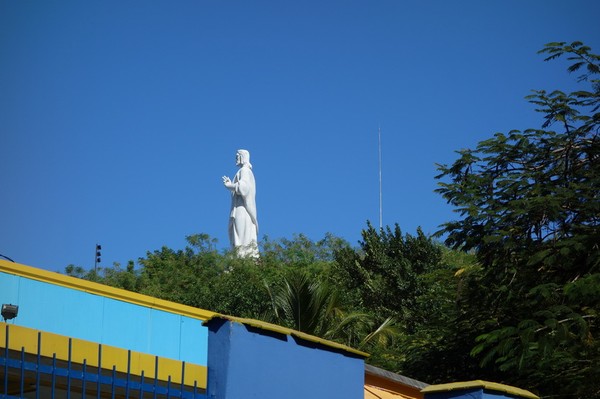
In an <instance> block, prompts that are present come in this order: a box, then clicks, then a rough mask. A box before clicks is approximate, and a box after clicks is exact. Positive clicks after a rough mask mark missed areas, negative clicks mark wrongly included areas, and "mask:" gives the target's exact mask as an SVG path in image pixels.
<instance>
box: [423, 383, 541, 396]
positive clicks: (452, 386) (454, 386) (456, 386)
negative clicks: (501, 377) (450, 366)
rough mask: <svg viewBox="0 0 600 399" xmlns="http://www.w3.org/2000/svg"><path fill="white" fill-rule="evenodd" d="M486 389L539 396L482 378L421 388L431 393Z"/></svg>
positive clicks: (517, 394) (424, 391)
mask: <svg viewBox="0 0 600 399" xmlns="http://www.w3.org/2000/svg"><path fill="white" fill-rule="evenodd" d="M475 388H481V389H487V390H490V391H497V392H504V393H508V394H510V395H514V396H518V397H522V398H527V399H539V396H537V395H534V394H533V393H531V392H529V391H526V390H525V389H521V388H517V387H513V386H510V385H504V384H500V383H497V382H489V381H483V380H473V381H465V382H451V383H449V384H438V385H429V386H428V387H425V388H423V389H422V390H421V392H422V393H433V392H448V391H456V390H462V389H475Z"/></svg>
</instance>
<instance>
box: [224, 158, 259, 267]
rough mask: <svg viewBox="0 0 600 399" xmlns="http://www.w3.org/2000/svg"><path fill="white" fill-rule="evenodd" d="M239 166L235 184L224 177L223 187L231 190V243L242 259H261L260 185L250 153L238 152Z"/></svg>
mask: <svg viewBox="0 0 600 399" xmlns="http://www.w3.org/2000/svg"><path fill="white" fill-rule="evenodd" d="M235 163H236V165H237V166H239V168H240V169H239V170H238V172H237V173H236V174H235V176H234V178H233V181H231V179H229V177H227V176H223V184H224V185H225V187H227V189H229V191H231V213H230V214H229V242H230V243H231V248H232V249H236V250H237V253H238V255H239V256H241V257H254V258H257V257H258V222H257V219H256V200H255V197H256V184H255V182H254V174H253V173H252V165H251V164H250V153H249V152H248V151H246V150H238V152H237V154H236V157H235Z"/></svg>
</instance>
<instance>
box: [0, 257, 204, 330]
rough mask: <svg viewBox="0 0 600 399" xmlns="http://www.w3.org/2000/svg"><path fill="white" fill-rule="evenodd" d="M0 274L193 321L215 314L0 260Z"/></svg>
mask: <svg viewBox="0 0 600 399" xmlns="http://www.w3.org/2000/svg"><path fill="white" fill-rule="evenodd" d="M0 272H4V273H8V274H13V275H16V276H21V277H26V278H30V279H32V280H37V281H42V282H45V283H49V284H54V285H59V286H61V287H67V288H71V289H75V290H78V291H83V292H88V293H91V294H94V295H100V296H103V297H107V298H112V299H116V300H119V301H124V302H129V303H133V304H136V305H140V306H145V307H149V308H153V309H158V310H163V311H165V312H169V313H175V314H179V315H182V316H188V317H191V318H194V319H200V320H208V319H210V318H211V317H212V316H213V315H214V314H215V313H214V312H211V311H209V310H204V309H198V308H194V307H191V306H187V305H181V304H179V303H175V302H170V301H165V300H164V299H158V298H154V297H151V296H148V295H143V294H138V293H136V292H131V291H127V290H123V289H120V288H114V287H109V286H107V285H103V284H98V283H94V282H92V281H87V280H82V279H80V278H75V277H71V276H65V275H63V274H60V273H55V272H50V271H47V270H42V269H38V268H35V267H31V266H25V265H21V264H19V263H12V262H8V261H5V260H1V259H0Z"/></svg>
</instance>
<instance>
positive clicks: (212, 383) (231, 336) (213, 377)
mask: <svg viewBox="0 0 600 399" xmlns="http://www.w3.org/2000/svg"><path fill="white" fill-rule="evenodd" d="M208 327H209V336H208V343H209V345H208V347H209V352H208V390H207V394H208V397H209V398H210V399H251V398H256V399H258V398H260V399H282V398H285V399H306V398H311V399H320V398H322V399H337V398H339V399H342V398H343V399H362V398H364V388H363V387H364V372H365V369H364V367H365V366H364V359H362V358H360V357H357V356H354V355H351V354H343V353H339V352H336V351H334V350H332V349H331V348H328V347H324V346H321V345H318V344H314V343H308V342H303V341H298V340H296V339H295V338H293V337H291V336H287V335H283V334H276V333H271V332H265V331H263V330H258V329H255V328H252V327H247V326H245V325H243V324H240V323H237V322H231V321H226V320H223V319H212V320H211V321H210V322H208Z"/></svg>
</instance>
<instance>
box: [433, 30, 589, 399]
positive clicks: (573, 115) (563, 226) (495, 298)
mask: <svg viewBox="0 0 600 399" xmlns="http://www.w3.org/2000/svg"><path fill="white" fill-rule="evenodd" d="M541 53H544V54H547V55H548V58H546V60H552V59H555V58H558V57H561V56H567V57H568V60H570V61H571V62H572V64H571V65H570V66H569V68H568V70H569V71H570V72H575V71H581V70H584V71H585V72H584V73H583V74H582V75H581V76H580V77H579V79H578V81H579V82H580V83H581V84H582V85H587V86H588V87H587V88H585V89H582V90H579V91H575V92H573V93H564V92H562V91H558V90H557V91H553V92H551V93H547V92H546V91H543V90H540V91H535V92H534V93H533V94H532V95H531V96H529V97H528V99H529V101H530V102H531V103H533V104H534V105H536V107H537V109H536V111H538V112H540V113H542V114H543V117H544V122H543V124H542V129H529V130H525V131H523V132H521V131H517V130H515V131H512V132H510V133H508V134H507V135H504V134H501V133H498V134H496V135H495V136H494V137H493V138H491V139H489V140H486V141H483V142H481V143H480V144H479V146H478V147H477V149H475V150H465V151H461V152H460V157H459V159H458V160H457V161H455V162H454V164H452V165H450V166H441V167H440V170H441V172H442V173H441V175H440V176H439V177H440V178H443V179H445V182H444V183H442V185H441V187H440V189H439V190H438V191H439V192H440V193H441V194H442V195H443V196H444V197H445V198H446V199H447V200H448V202H449V203H451V204H452V205H454V206H456V207H457V208H458V211H459V212H460V215H461V219H460V220H457V221H453V222H449V223H446V224H445V226H444V230H443V231H444V233H446V234H447V240H446V243H447V244H448V245H450V246H452V247H453V248H456V249H458V248H460V249H462V250H467V251H468V250H472V251H474V253H475V254H476V256H477V260H478V262H479V264H480V265H481V267H482V269H481V273H478V274H477V275H476V276H475V277H474V278H472V279H470V280H469V281H468V284H469V287H468V290H467V297H466V299H467V300H466V305H465V309H466V311H467V313H468V314H469V320H470V322H471V324H472V330H473V331H475V332H477V334H478V337H477V345H476V346H474V347H473V348H472V350H471V354H472V355H473V356H476V357H477V358H478V359H479V360H480V364H481V365H482V366H491V367H492V369H493V370H494V371H495V373H494V375H495V376H496V378H501V379H503V380H506V381H508V382H510V383H514V384H517V385H526V386H529V387H531V388H534V389H536V390H539V391H540V392H544V393H551V394H552V395H553V396H556V397H569V396H573V397H600V384H599V383H598V381H599V380H600V367H599V366H598V365H600V345H599V343H598V334H599V333H600V329H599V326H598V312H599V311H600V248H599V245H600V137H599V136H598V133H599V129H600V113H599V112H598V108H599V107H600V82H599V80H598V79H594V77H595V76H596V75H598V74H599V73H600V57H599V56H597V55H594V54H592V53H591V50H590V48H589V47H586V46H584V45H583V44H582V43H579V42H576V43H572V44H571V45H567V44H565V43H550V44H548V45H547V46H546V47H545V48H544V49H543V50H542V51H541Z"/></svg>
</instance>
